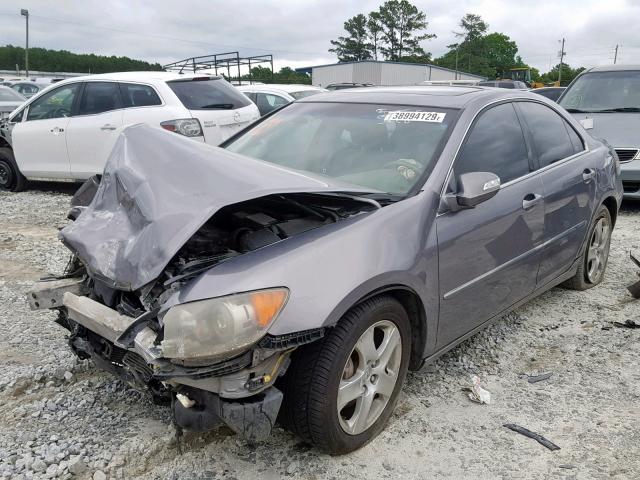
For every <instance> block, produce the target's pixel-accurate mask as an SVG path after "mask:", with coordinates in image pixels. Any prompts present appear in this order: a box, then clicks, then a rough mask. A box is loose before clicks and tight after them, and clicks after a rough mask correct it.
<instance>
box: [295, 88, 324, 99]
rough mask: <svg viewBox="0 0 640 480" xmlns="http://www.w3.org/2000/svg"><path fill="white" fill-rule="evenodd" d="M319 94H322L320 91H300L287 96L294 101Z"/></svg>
mask: <svg viewBox="0 0 640 480" xmlns="http://www.w3.org/2000/svg"><path fill="white" fill-rule="evenodd" d="M320 92H322V90H300V91H298V92H289V95H291V96H292V97H293V98H295V99H296V100H300V99H301V98H305V97H310V96H311V95H316V94H318V93H320Z"/></svg>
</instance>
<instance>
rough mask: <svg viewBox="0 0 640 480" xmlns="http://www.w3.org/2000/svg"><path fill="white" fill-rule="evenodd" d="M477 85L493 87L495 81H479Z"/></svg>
mask: <svg viewBox="0 0 640 480" xmlns="http://www.w3.org/2000/svg"><path fill="white" fill-rule="evenodd" d="M478 85H480V86H481V87H495V86H496V82H479V83H478Z"/></svg>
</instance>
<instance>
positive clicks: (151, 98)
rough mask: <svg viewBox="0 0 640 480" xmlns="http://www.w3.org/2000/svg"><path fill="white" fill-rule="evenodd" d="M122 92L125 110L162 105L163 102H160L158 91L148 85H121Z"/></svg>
mask: <svg viewBox="0 0 640 480" xmlns="http://www.w3.org/2000/svg"><path fill="white" fill-rule="evenodd" d="M120 91H121V92H122V98H123V100H124V106H125V108H131V107H153V106H154V105H162V100H160V97H159V96H158V94H157V93H156V91H155V90H154V89H153V88H152V87H150V86H148V85H138V84H136V83H121V84H120Z"/></svg>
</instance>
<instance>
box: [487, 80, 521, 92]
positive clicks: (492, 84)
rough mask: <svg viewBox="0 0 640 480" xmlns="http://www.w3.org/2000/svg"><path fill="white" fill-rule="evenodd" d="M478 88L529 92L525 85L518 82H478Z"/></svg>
mask: <svg viewBox="0 0 640 480" xmlns="http://www.w3.org/2000/svg"><path fill="white" fill-rule="evenodd" d="M478 86H479V87H494V88H510V89H515V90H523V91H525V90H529V88H528V87H527V84H526V83H524V82H521V81H519V80H489V81H485V82H478Z"/></svg>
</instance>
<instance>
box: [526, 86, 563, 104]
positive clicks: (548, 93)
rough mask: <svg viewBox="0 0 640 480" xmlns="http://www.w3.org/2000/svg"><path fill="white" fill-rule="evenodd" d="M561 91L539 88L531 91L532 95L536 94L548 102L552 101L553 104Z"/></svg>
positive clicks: (559, 89) (560, 89)
mask: <svg viewBox="0 0 640 480" xmlns="http://www.w3.org/2000/svg"><path fill="white" fill-rule="evenodd" d="M563 91H564V89H563V88H540V89H537V90H532V92H533V93H537V94H538V95H541V96H543V97H546V98H548V99H549V100H553V101H554V102H555V101H557V100H558V99H559V98H560V95H561V94H562V92H563Z"/></svg>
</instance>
